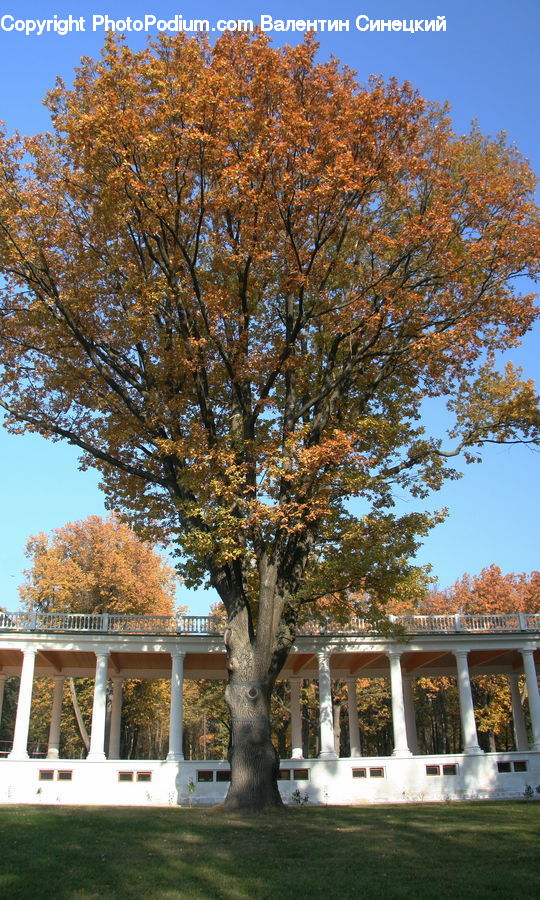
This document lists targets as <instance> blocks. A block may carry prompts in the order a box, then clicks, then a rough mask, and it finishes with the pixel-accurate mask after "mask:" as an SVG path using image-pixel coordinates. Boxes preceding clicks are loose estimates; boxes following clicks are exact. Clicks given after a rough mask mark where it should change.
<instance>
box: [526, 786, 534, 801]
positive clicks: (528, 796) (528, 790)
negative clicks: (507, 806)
mask: <svg viewBox="0 0 540 900" xmlns="http://www.w3.org/2000/svg"><path fill="white" fill-rule="evenodd" d="M523 796H524V797H525V800H532V798H533V797H534V791H533V789H532V787H531V785H530V784H527V785H525V790H524V791H523Z"/></svg>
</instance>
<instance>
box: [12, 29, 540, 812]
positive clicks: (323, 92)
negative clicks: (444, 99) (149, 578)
mask: <svg viewBox="0 0 540 900" xmlns="http://www.w3.org/2000/svg"><path fill="white" fill-rule="evenodd" d="M316 51H317V46H316V44H315V43H314V42H313V41H312V40H310V39H306V40H305V41H304V42H303V43H300V44H299V45H298V46H296V47H290V46H288V47H284V48H273V47H272V46H271V45H270V43H269V42H268V40H267V39H266V38H265V37H264V36H263V35H260V34H255V35H243V34H226V35H223V36H222V37H220V38H219V40H217V41H216V43H215V44H214V45H213V46H210V45H208V44H206V43H205V41H204V40H202V39H197V38H190V37H186V36H185V35H178V36H175V37H172V38H169V37H164V38H162V39H160V40H158V41H157V42H156V43H153V44H151V45H149V47H148V48H147V49H145V50H141V51H134V50H132V49H130V48H129V47H128V46H127V45H126V44H125V43H123V42H122V41H116V40H115V39H110V40H109V41H108V42H107V44H106V46H105V49H104V51H103V55H102V58H101V59H100V60H98V61H92V60H90V59H85V60H83V62H82V64H81V67H80V68H79V70H78V71H77V73H76V77H75V81H74V85H73V87H72V88H68V87H66V86H65V85H64V84H63V83H62V82H59V83H58V84H57V87H56V88H55V90H53V91H52V92H51V93H50V94H49V96H48V100H47V104H48V107H49V110H50V112H51V117H52V131H51V133H50V134H46V135H41V136H37V137H32V138H27V139H24V140H22V141H21V140H19V139H18V138H16V137H15V138H11V137H5V138H4V139H3V140H2V143H1V145H0V271H1V272H2V273H3V277H4V284H3V288H2V290H1V306H2V313H1V315H2V319H1V327H2V331H1V339H0V350H1V356H2V375H1V383H0V384H1V386H0V397H1V403H2V405H3V407H4V409H5V411H6V414H7V424H8V427H10V428H11V429H13V430H15V431H17V430H28V429H30V430H35V431H38V432H40V433H42V434H45V435H47V436H50V437H52V438H53V439H65V440H67V441H69V442H70V443H72V444H74V445H76V446H78V447H79V448H80V449H81V450H82V453H83V464H84V465H93V466H96V467H97V468H98V469H99V470H100V471H101V474H102V482H103V485H104V488H105V490H106V491H107V493H108V496H109V502H110V503H111V504H113V505H114V507H115V508H123V509H126V510H129V512H130V515H131V516H132V517H133V520H134V521H135V520H136V521H137V522H138V526H139V527H140V528H143V529H146V530H147V532H148V533H150V534H156V532H157V533H159V535H160V537H163V535H164V534H165V533H166V534H168V535H169V537H170V539H171V540H174V541H176V542H177V544H178V546H179V552H180V553H181V555H182V569H183V574H184V576H185V577H186V578H187V579H188V581H189V582H190V583H200V582H201V581H202V580H204V579H207V580H208V581H209V583H210V584H212V585H213V586H214V587H215V588H216V590H217V591H218V593H219V595H220V597H221V599H222V600H223V602H224V604H225V606H226V609H227V613H228V617H229V626H230V627H229V630H228V632H227V646H228V651H229V669H230V677H231V684H230V685H229V688H230V690H229V698H230V702H231V703H232V704H233V705H234V703H235V700H234V699H233V698H234V697H235V696H237V693H235V691H236V688H235V689H233V687H231V685H234V684H235V678H238V679H240V681H239V682H238V683H239V684H246V682H247V681H249V680H250V679H251V680H253V682H254V683H256V684H264V685H265V687H264V689H262V690H261V691H260V696H259V695H258V699H257V700H255V699H254V700H253V703H251V701H249V702H248V701H247V700H245V698H244V700H245V702H246V703H247V707H246V708H244V707H242V704H240V707H242V709H241V713H240V712H239V710H240V707H238V709H237V716H238V721H240V720H241V721H242V722H244V723H245V722H246V721H247V719H248V718H249V716H253V717H254V721H255V720H257V721H259V722H261V721H262V720H263V719H264V718H265V716H267V710H268V702H269V692H271V689H272V685H273V683H274V680H275V678H276V676H277V673H278V672H279V670H280V667H281V665H282V664H283V660H284V659H285V656H286V654H287V652H288V650H289V648H290V646H291V643H292V641H293V640H294V632H295V623H296V620H297V616H298V615H299V610H300V608H301V605H302V604H303V603H305V602H307V601H311V600H314V599H317V598H318V597H321V596H323V595H324V594H327V593H328V592H329V591H334V592H337V593H341V595H342V597H344V598H345V597H346V596H347V592H348V591H349V590H350V589H351V588H353V589H359V588H361V589H362V590H364V591H367V592H368V594H369V595H370V596H371V597H372V598H374V600H375V601H378V600H381V599H384V598H385V597H387V596H388V594H389V593H390V592H391V590H393V589H394V587H395V586H396V584H398V583H399V582H400V581H402V580H403V579H404V578H405V577H406V576H407V575H408V574H410V573H409V571H408V560H409V558H410V557H411V555H412V554H413V553H414V550H415V548H416V546H417V541H418V539H419V537H420V536H421V535H422V534H425V532H426V531H427V529H428V528H429V527H430V526H431V525H432V524H433V522H434V521H435V519H434V518H433V517H430V516H427V515H426V514H425V513H423V512H421V511H419V512H412V513H410V514H408V515H404V516H397V515H395V514H394V512H393V510H392V507H393V503H394V501H393V492H394V491H395V489H396V487H399V488H402V489H403V488H405V489H407V490H409V491H411V492H412V493H413V495H415V496H418V497H420V498H421V497H423V496H425V494H426V493H427V492H428V491H430V490H433V489H437V488H438V487H439V486H440V485H441V483H442V481H443V479H444V478H445V477H449V476H452V470H451V469H450V468H449V467H448V461H449V459H451V458H452V457H453V456H455V455H457V454H458V453H462V452H463V453H465V454H467V455H468V458H474V457H475V456H476V455H477V452H478V448H479V447H481V446H482V444H483V443H485V442H486V441H509V442H512V441H521V440H527V441H532V440H536V439H537V436H538V424H539V416H538V410H537V400H536V396H535V392H534V387H533V385H532V384H531V382H529V381H522V380H520V373H519V371H517V370H516V369H515V368H514V367H512V366H511V365H510V364H509V365H508V366H507V368H506V370H505V371H504V372H499V371H498V370H497V369H496V367H495V364H494V361H495V354H496V353H497V352H498V351H501V350H506V349H508V348H510V347H513V346H515V345H516V343H518V342H519V339H520V338H521V336H522V335H523V334H524V333H525V332H526V331H527V329H528V328H529V327H530V326H531V323H532V322H533V320H534V317H535V315H536V312H535V308H534V303H533V298H532V297H531V296H524V295H521V294H520V292H519V291H518V289H517V286H516V278H517V277H518V276H520V275H528V276H531V277H534V275H535V274H536V272H537V268H538V237H539V225H538V211H537V208H536V206H535V205H534V202H533V197H532V192H533V188H534V185H535V180H534V176H533V174H532V172H531V170H530V168H529V166H528V165H527V163H526V162H525V161H524V160H523V159H522V157H521V156H520V154H519V153H518V151H517V150H516V149H515V148H513V147H511V146H508V145H507V143H506V142H505V140H504V139H503V138H495V139H488V138H485V137H483V136H482V135H481V134H480V133H479V131H478V130H477V129H476V128H473V129H472V130H471V132H470V133H469V134H468V135H465V136H459V135H456V134H455V133H454V132H453V130H452V126H451V122H450V119H449V116H448V111H447V110H446V109H444V108H440V107H438V106H436V105H434V104H432V103H429V102H427V101H425V100H424V99H422V98H421V97H420V96H419V95H418V94H417V93H416V92H415V91H414V90H413V88H412V87H411V86H410V85H409V84H403V85H400V84H398V83H397V82H396V81H393V80H392V81H389V82H388V83H384V82H383V81H382V80H379V79H375V80H372V81H371V82H370V84H369V85H368V86H367V87H362V86H361V85H359V83H358V82H357V80H356V78H355V76H354V74H353V73H352V72H351V71H349V70H348V69H346V68H343V67H340V66H339V64H338V62H337V61H335V60H331V61H329V62H318V61H317V59H316ZM439 396H446V397H447V398H448V405H449V408H450V411H451V413H452V415H453V419H454V426H453V429H452V431H451V433H450V435H449V436H448V443H444V442H443V441H442V436H441V435H439V434H436V433H431V432H430V431H429V430H428V428H427V423H426V422H425V421H424V420H423V418H422V412H423V404H424V401H425V399H426V398H433V397H439ZM351 498H358V499H359V501H360V507H359V508H360V509H361V514H359V515H355V514H353V513H352V512H351V508H350V506H349V503H348V501H349V500H350V499H351ZM235 648H236V649H235ZM238 690H239V689H238ZM240 693H241V691H240ZM244 693H245V692H244ZM255 693H256V692H255ZM238 696H239V694H238ZM253 697H255V695H253ZM252 699H253V698H252ZM250 704H251V705H250ZM260 704H262V705H260ZM244 705H245V704H244ZM246 727H247V726H246ZM254 727H255V726H254ZM239 740H240V739H239V738H238V740H237V743H239ZM252 749H253V748H252ZM246 783H247V782H246ZM231 791H232V794H234V791H235V776H234V765H233V784H232V788H231ZM276 793H277V788H276V791H275V793H274V797H275V794H276ZM267 799H268V798H267ZM261 804H262V801H261Z"/></svg>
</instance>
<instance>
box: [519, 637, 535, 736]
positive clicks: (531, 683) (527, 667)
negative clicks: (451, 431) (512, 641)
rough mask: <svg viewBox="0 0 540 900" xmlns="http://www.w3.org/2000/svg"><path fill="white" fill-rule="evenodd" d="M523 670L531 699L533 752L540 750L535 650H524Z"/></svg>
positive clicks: (522, 652)
mask: <svg viewBox="0 0 540 900" xmlns="http://www.w3.org/2000/svg"><path fill="white" fill-rule="evenodd" d="M521 655H522V657H523V670H524V672H525V678H526V679H527V694H528V697H529V713H530V716H531V726H532V733H533V745H532V748H531V749H532V750H540V694H539V693H538V675H537V674H536V665H535V662H534V652H533V650H529V649H527V650H522V651H521Z"/></svg>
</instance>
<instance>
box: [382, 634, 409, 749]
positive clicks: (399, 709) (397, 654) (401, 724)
mask: <svg viewBox="0 0 540 900" xmlns="http://www.w3.org/2000/svg"><path fill="white" fill-rule="evenodd" d="M401 653H402V651H401V650H389V651H388V659H389V660H390V687H391V691H392V725H393V727H394V751H393V753H392V756H412V754H411V751H410V749H409V745H408V743H407V726H406V724H405V704H404V702H403V678H402V675H401Z"/></svg>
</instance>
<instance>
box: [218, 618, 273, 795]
mask: <svg viewBox="0 0 540 900" xmlns="http://www.w3.org/2000/svg"><path fill="white" fill-rule="evenodd" d="M239 631H240V629H238V630H237V629H235V628H233V629H228V630H227V632H226V635H225V644H226V647H227V666H228V670H229V682H228V684H227V687H226V689H225V699H226V701H227V704H228V706H229V709H230V713H231V744H230V747H229V762H230V764H231V783H230V786H229V791H228V793H227V797H226V799H225V803H224V807H225V809H227V810H243V811H246V812H259V811H260V810H263V809H267V808H276V807H277V808H283V806H284V804H283V801H282V799H281V795H280V792H279V788H278V784H277V777H278V772H279V756H278V753H277V750H276V748H275V747H274V745H273V744H272V731H271V722H270V699H271V696H272V691H273V688H274V684H275V675H274V674H273V672H272V671H269V669H270V667H269V665H268V660H267V654H266V653H264V651H263V650H262V648H260V647H258V646H257V644H256V641H252V640H250V639H249V637H248V636H247V635H246V633H245V631H244V634H243V635H242V634H241V633H239Z"/></svg>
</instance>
